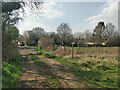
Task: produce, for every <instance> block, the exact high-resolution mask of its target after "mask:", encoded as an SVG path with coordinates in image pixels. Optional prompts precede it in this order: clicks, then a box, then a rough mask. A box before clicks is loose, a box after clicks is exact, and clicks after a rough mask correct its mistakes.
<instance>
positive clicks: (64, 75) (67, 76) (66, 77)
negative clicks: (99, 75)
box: [38, 55, 90, 88]
mask: <svg viewBox="0 0 120 90" xmlns="http://www.w3.org/2000/svg"><path fill="white" fill-rule="evenodd" d="M38 57H39V58H40V60H41V61H44V62H45V63H46V64H48V65H49V66H50V67H51V68H52V72H53V73H54V74H55V75H56V76H57V77H58V78H59V83H60V84H61V85H62V86H64V88H87V87H90V85H88V84H86V83H83V82H82V81H80V80H79V79H78V78H77V77H76V76H75V75H74V74H72V73H70V72H69V71H68V70H67V69H65V67H63V66H62V65H61V64H60V63H59V62H57V61H55V60H52V59H48V58H46V57H44V56H40V55H38Z"/></svg>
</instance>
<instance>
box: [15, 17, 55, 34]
mask: <svg viewBox="0 0 120 90" xmlns="http://www.w3.org/2000/svg"><path fill="white" fill-rule="evenodd" d="M17 27H18V29H19V32H20V34H23V33H24V31H28V30H32V28H35V27H42V28H43V29H44V30H45V31H47V32H52V31H55V30H56V28H55V27H52V26H49V25H45V24H43V23H41V22H38V21H37V20H36V19H29V18H27V19H25V20H23V21H20V22H19V24H18V25H17Z"/></svg>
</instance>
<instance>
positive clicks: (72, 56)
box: [71, 42, 75, 59]
mask: <svg viewBox="0 0 120 90" xmlns="http://www.w3.org/2000/svg"><path fill="white" fill-rule="evenodd" d="M71 44H72V59H73V57H74V44H75V42H72V43H71Z"/></svg>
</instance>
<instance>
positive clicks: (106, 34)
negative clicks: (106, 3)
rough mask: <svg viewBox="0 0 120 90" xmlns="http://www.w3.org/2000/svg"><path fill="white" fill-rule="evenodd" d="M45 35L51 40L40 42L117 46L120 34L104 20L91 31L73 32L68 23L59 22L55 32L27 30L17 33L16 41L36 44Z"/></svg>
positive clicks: (41, 29)
mask: <svg viewBox="0 0 120 90" xmlns="http://www.w3.org/2000/svg"><path fill="white" fill-rule="evenodd" d="M47 37H49V38H52V39H50V40H51V42H49V41H50V40H46V41H45V42H42V44H44V43H46V42H49V43H54V45H62V46H71V43H72V42H75V46H78V45H79V46H118V45H119V42H118V38H119V37H120V35H119V33H118V31H117V29H116V27H115V25H113V24H112V23H108V24H106V25H105V24H104V22H98V24H97V26H96V27H95V28H94V29H93V31H90V30H88V29H87V30H84V32H76V33H74V34H73V33H72V29H71V27H70V25H69V24H68V23H61V24H60V25H59V26H58V27H57V29H56V32H46V31H45V30H44V29H43V28H42V27H36V28H33V29H32V30H27V31H25V32H24V33H23V35H19V38H18V41H20V42H24V43H25V44H26V45H29V46H37V45H38V41H42V39H44V40H45V38H46V39H47ZM44 45H45V44H44Z"/></svg>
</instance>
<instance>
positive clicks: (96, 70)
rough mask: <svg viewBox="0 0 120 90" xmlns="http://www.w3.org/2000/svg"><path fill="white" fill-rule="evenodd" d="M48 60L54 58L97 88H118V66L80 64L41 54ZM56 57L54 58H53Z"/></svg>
mask: <svg viewBox="0 0 120 90" xmlns="http://www.w3.org/2000/svg"><path fill="white" fill-rule="evenodd" d="M41 54H42V55H44V56H46V57H47V58H52V59H54V60H56V61H58V62H60V63H61V64H62V65H64V66H65V67H67V68H68V69H69V70H70V71H71V72H72V73H73V74H75V75H76V76H78V77H79V78H80V79H82V80H83V81H86V82H89V83H90V84H92V85H93V86H94V87H97V88H118V87H119V86H118V74H119V72H118V66H116V65H115V64H113V63H111V62H105V61H95V60H91V61H89V60H88V61H84V62H81V63H78V62H77V61H75V60H73V59H67V58H62V57H56V56H54V55H52V54H49V53H46V52H44V51H42V52H41ZM53 56H54V57H53Z"/></svg>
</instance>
